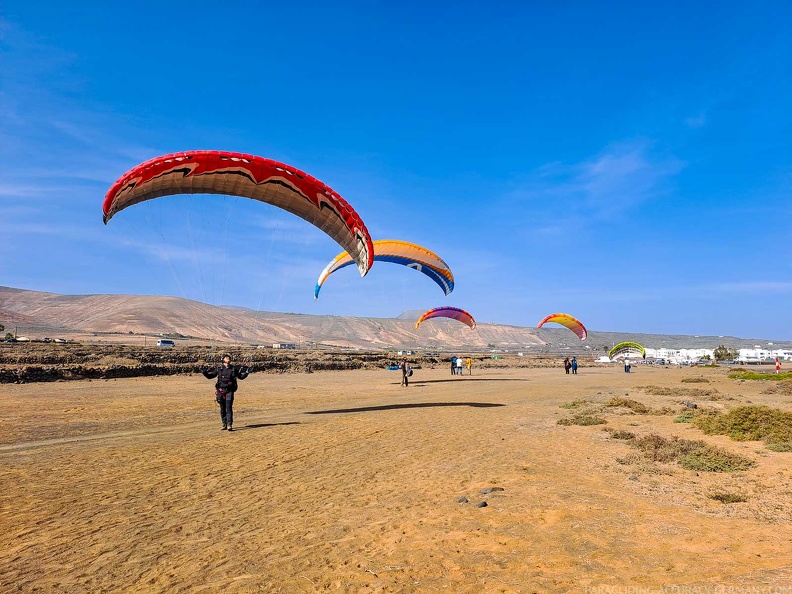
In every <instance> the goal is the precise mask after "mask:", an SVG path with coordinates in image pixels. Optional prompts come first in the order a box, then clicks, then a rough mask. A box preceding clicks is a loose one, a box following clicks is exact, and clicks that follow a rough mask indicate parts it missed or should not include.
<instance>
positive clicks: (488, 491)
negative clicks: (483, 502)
mask: <svg viewBox="0 0 792 594" xmlns="http://www.w3.org/2000/svg"><path fill="white" fill-rule="evenodd" d="M505 490H506V489H504V488H503V487H487V488H486V489H482V490H481V491H479V493H481V494H482V495H486V494H487V493H494V492H496V491H505Z"/></svg>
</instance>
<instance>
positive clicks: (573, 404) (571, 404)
mask: <svg viewBox="0 0 792 594" xmlns="http://www.w3.org/2000/svg"><path fill="white" fill-rule="evenodd" d="M587 404H588V401H586V400H573V401H572V402H565V403H564V404H562V405H561V408H582V407H584V406H586V405H587Z"/></svg>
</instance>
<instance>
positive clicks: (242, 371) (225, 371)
mask: <svg viewBox="0 0 792 594" xmlns="http://www.w3.org/2000/svg"><path fill="white" fill-rule="evenodd" d="M201 372H202V373H203V375H204V377H205V378H206V379H214V378H217V381H216V382H215V389H217V390H222V391H223V392H230V393H234V392H236V391H237V388H238V386H237V380H238V379H239V380H243V379H245V378H246V377H247V376H248V375H249V374H250V370H249V369H248V368H247V367H239V368H237V367H234V366H233V365H229V366H228V367H226V366H225V365H220V367H215V368H211V369H203V370H201Z"/></svg>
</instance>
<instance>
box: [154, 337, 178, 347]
mask: <svg viewBox="0 0 792 594" xmlns="http://www.w3.org/2000/svg"><path fill="white" fill-rule="evenodd" d="M157 346H158V347H175V346H176V343H175V342H173V341H172V340H167V339H165V338H161V339H160V340H158V341H157Z"/></svg>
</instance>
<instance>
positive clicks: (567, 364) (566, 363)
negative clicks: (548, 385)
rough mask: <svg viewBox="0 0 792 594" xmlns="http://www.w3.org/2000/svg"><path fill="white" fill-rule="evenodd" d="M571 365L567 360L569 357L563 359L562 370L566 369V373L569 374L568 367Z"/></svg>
mask: <svg viewBox="0 0 792 594" xmlns="http://www.w3.org/2000/svg"><path fill="white" fill-rule="evenodd" d="M571 367H572V363H570V362H569V357H567V358H566V359H564V371H566V373H567V375H569V369H570V368H571Z"/></svg>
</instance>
